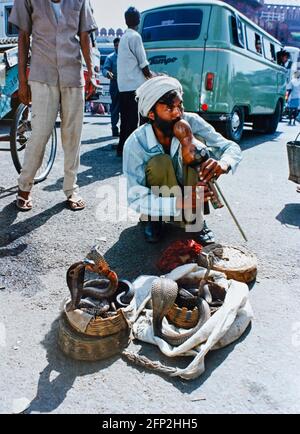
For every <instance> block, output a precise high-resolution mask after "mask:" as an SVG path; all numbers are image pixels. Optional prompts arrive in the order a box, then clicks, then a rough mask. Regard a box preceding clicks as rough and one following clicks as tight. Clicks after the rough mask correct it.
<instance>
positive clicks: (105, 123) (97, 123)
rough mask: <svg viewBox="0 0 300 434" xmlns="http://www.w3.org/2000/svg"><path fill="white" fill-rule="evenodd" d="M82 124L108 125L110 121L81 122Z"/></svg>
mask: <svg viewBox="0 0 300 434" xmlns="http://www.w3.org/2000/svg"><path fill="white" fill-rule="evenodd" d="M83 123H84V125H86V124H87V125H101V126H102V125H110V124H111V122H83Z"/></svg>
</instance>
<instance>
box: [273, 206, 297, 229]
mask: <svg viewBox="0 0 300 434" xmlns="http://www.w3.org/2000/svg"><path fill="white" fill-rule="evenodd" d="M276 220H278V221H279V222H280V223H281V224H283V225H286V226H287V227H288V226H292V227H293V228H298V229H300V204H299V203H288V204H286V205H285V206H284V208H283V210H282V211H280V213H279V214H278V215H277V216H276Z"/></svg>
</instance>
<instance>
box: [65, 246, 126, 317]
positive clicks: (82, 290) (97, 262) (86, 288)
mask: <svg viewBox="0 0 300 434" xmlns="http://www.w3.org/2000/svg"><path fill="white" fill-rule="evenodd" d="M85 270H89V271H92V272H94V273H98V274H100V275H103V276H105V277H106V279H98V280H89V281H87V282H84V276H85ZM67 285H68V288H69V291H70V293H71V302H70V303H68V305H67V307H66V309H67V311H70V310H74V309H77V308H78V307H79V305H80V301H81V299H82V298H83V297H92V298H94V299H97V300H103V299H108V298H110V297H111V296H112V295H114V294H115V292H116V290H117V288H118V277H117V275H116V273H115V272H114V271H112V270H111V269H110V268H109V266H108V264H107V262H106V261H105V259H104V258H103V256H102V255H101V253H100V252H99V249H98V246H96V247H94V248H93V249H92V250H91V251H90V252H89V254H88V255H87V257H86V258H85V259H84V260H83V261H80V262H76V263H75V264H73V265H71V267H70V268H69V269H68V271H67Z"/></svg>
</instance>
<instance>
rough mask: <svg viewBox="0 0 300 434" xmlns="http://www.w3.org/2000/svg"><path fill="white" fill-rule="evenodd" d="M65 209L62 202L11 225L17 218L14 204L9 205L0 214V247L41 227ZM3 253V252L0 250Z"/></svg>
mask: <svg viewBox="0 0 300 434" xmlns="http://www.w3.org/2000/svg"><path fill="white" fill-rule="evenodd" d="M65 208H66V205H65V203H64V202H62V203H57V204H56V205H54V206H53V207H52V208H48V209H47V210H45V211H43V212H41V213H39V214H35V215H33V216H31V217H29V218H28V219H27V220H25V221H20V222H18V223H15V224H12V223H13V222H14V220H15V219H16V217H17V214H18V212H22V211H18V209H17V208H16V206H15V203H10V204H9V205H7V206H6V207H5V208H3V210H2V211H1V213H0V228H1V229H2V228H3V230H1V232H0V235H1V238H0V247H5V246H7V245H9V244H10V243H12V242H13V241H15V240H17V239H19V238H21V237H23V236H25V235H27V234H29V233H30V232H32V231H34V230H35V229H37V228H39V227H41V226H43V225H44V224H45V223H46V222H47V221H48V220H49V219H50V218H51V217H53V216H54V215H55V214H58V213H60V212H61V211H63V210H64V209H65ZM2 252H3V250H2Z"/></svg>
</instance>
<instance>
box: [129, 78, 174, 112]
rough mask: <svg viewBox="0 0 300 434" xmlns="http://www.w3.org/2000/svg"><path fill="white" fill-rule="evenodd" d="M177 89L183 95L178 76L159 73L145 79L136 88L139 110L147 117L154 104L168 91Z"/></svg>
mask: <svg viewBox="0 0 300 434" xmlns="http://www.w3.org/2000/svg"><path fill="white" fill-rule="evenodd" d="M171 90H176V91H177V92H178V93H179V94H180V95H182V93H183V91H182V86H181V84H180V83H179V81H178V80H176V78H173V77H169V76H167V75H158V76H157V77H153V78H150V79H149V80H147V81H145V83H143V84H142V85H141V86H140V87H138V88H137V90H136V99H137V101H138V110H139V113H140V114H141V115H142V116H143V117H145V118H146V117H147V116H148V113H149V111H150V109H151V108H152V107H153V106H154V104H155V103H156V102H157V101H158V100H159V99H160V98H161V97H162V96H163V95H164V94H165V93H167V92H170V91H171Z"/></svg>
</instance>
